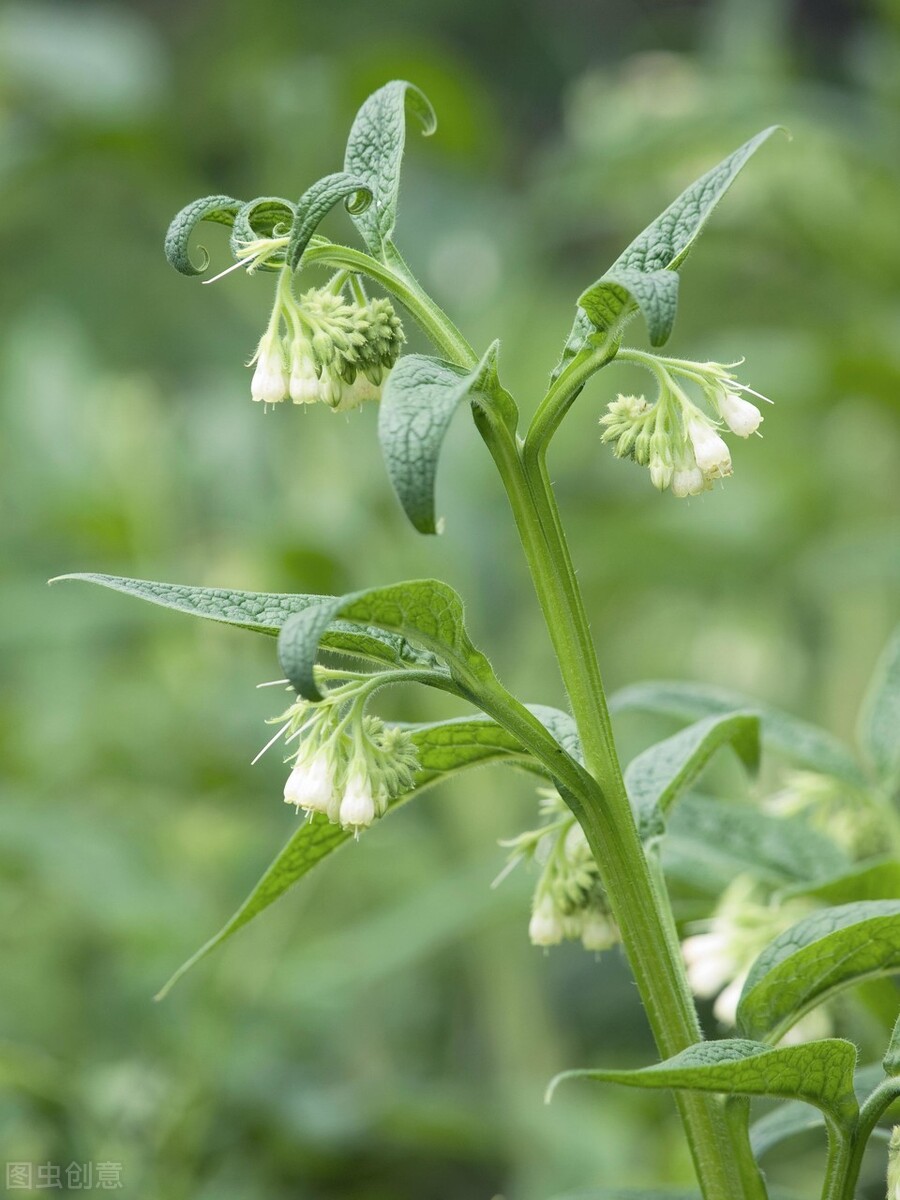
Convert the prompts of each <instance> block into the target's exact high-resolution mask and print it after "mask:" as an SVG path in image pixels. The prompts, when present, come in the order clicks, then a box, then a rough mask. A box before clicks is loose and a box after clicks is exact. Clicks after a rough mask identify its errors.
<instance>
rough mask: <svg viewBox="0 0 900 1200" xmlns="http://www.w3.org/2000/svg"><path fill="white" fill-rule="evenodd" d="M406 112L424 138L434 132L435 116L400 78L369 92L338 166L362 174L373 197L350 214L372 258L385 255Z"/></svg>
mask: <svg viewBox="0 0 900 1200" xmlns="http://www.w3.org/2000/svg"><path fill="white" fill-rule="evenodd" d="M407 112H411V113H414V114H415V115H416V117H418V119H419V121H420V122H421V124H422V132H423V133H424V134H425V136H426V137H428V136H429V135H431V134H432V133H434V131H435V129H436V128H437V119H436V117H435V115H434V109H433V108H432V107H431V103H430V101H429V100H428V98H427V97H426V96H425V94H424V93H423V92H420V91H419V89H418V88H417V87H415V86H414V85H413V84H411V83H407V82H406V81H405V80H403V79H395V80H392V81H391V82H390V83H386V84H385V85H384V87H381V88H379V89H378V91H377V92H373V93H372V95H371V96H369V98H368V100H366V102H365V103H364V104H363V106H362V108H361V109H360V110H359V112H358V113H357V114H356V119H355V120H354V122H353V126H352V128H351V129H350V136H349V137H348V139H347V150H346V154H345V156H344V170H345V171H346V172H347V173H348V174H349V175H353V176H356V177H357V178H359V179H363V180H364V181H365V183H366V184H367V186H368V187H369V188H370V189H371V192H372V196H373V202H372V205H371V207H370V208H368V209H366V211H365V212H362V213H356V214H354V215H353V219H354V221H355V222H356V226H357V228H358V229H359V231H360V233H361V234H362V236H363V238H364V240H365V243H366V245H367V246H368V248H369V250H371V252H372V253H373V254H374V255H376V257H378V258H383V257H384V256H385V249H386V247H387V246H388V245H389V244H390V240H391V235H392V234H393V232H394V223H395V221H396V219H397V196H398V193H399V190H400V166H401V163H402V161H403V149H404V146H405V143H406V114H407Z"/></svg>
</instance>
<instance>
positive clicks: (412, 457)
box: [378, 342, 514, 533]
mask: <svg viewBox="0 0 900 1200" xmlns="http://www.w3.org/2000/svg"><path fill="white" fill-rule="evenodd" d="M496 360H497V342H494V343H493V345H492V346H491V347H490V348H489V349H488V350H487V352H486V354H485V355H484V357H483V358H482V359H481V362H479V363H478V365H477V366H476V367H475V368H474V369H472V370H466V369H465V368H463V367H458V366H455V365H453V364H452V363H448V362H443V361H442V360H441V359H439V358H430V357H429V356H427V355H424V354H408V355H406V357H405V358H401V359H400V361H399V362H398V363H397V365H396V366H395V367H394V369H393V371H391V373H390V375H389V376H388V379H387V383H386V384H385V387H384V395H383V397H382V401H381V407H380V410H379V415H378V437H379V440H380V442H381V449H382V453H383V454H384V461H385V465H386V466H387V470H388V475H389V476H390V480H391V483H392V484H393V485H394V490H395V492H396V493H397V497H398V499H399V500H400V503H401V505H402V506H403V511H404V512H405V513H406V515H407V516H408V517H409V519H410V521H411V522H412V524H413V525H414V526H415V528H416V529H418V531H419V532H420V533H437V532H438V522H437V520H436V517H435V496H434V487H435V478H436V476H437V465H438V459H439V457H440V453H441V447H442V446H443V443H444V437H445V436H446V433H447V430H448V429H449V427H450V422H451V420H452V419H453V414H454V413H455V412H456V409H457V408H458V407H459V405H460V403H461V402H462V401H463V400H465V399H466V398H469V399H471V400H472V401H473V403H491V402H492V401H493V400H494V397H497V396H498V395H501V396H502V397H503V399H502V403H503V404H504V406H505V407H508V405H512V404H513V402H512V399H511V398H510V397H509V396H508V395H506V393H504V392H502V389H501V388H500V384H499V380H498V379H497V369H496ZM513 407H514V406H513Z"/></svg>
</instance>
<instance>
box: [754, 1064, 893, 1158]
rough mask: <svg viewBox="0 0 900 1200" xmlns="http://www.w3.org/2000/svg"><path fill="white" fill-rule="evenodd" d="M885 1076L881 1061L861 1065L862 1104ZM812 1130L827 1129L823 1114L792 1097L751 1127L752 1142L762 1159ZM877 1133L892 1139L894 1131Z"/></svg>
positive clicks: (858, 1083)
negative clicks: (782, 1143) (781, 1144)
mask: <svg viewBox="0 0 900 1200" xmlns="http://www.w3.org/2000/svg"><path fill="white" fill-rule="evenodd" d="M883 1078H884V1072H883V1071H882V1069H881V1064H880V1063H870V1064H869V1065H868V1066H866V1067H861V1068H860V1069H859V1070H858V1071H857V1072H856V1075H855V1076H854V1080H853V1090H854V1091H855V1092H856V1098H857V1100H858V1101H859V1102H860V1103H862V1102H863V1101H864V1100H865V1098H866V1096H868V1094H869V1092H871V1091H872V1089H873V1088H875V1087H877V1086H878V1084H879V1083H880V1082H881V1080H882V1079H883ZM812 1129H821V1130H822V1131H823V1132H824V1131H825V1119H824V1117H823V1116H822V1114H821V1113H819V1112H816V1111H815V1109H812V1108H810V1107H809V1105H808V1104H802V1103H801V1102H800V1101H799V1100H788V1101H787V1103H786V1104H779V1105H778V1107H777V1108H773V1109H772V1111H771V1112H769V1113H766V1115H765V1116H764V1117H760V1118H759V1120H758V1121H754V1122H753V1124H752V1125H751V1126H750V1145H751V1148H752V1150H753V1154H754V1157H755V1158H762V1156H763V1155H764V1154H767V1153H768V1152H769V1151H770V1150H772V1149H774V1147H775V1146H777V1145H779V1144H780V1143H781V1142H784V1141H787V1139H788V1138H792V1137H796V1136H797V1135H798V1134H801V1133H807V1132H808V1131H809V1130H812ZM873 1136H875V1137H879V1138H883V1139H884V1140H888V1139H889V1138H890V1132H889V1131H888V1130H885V1129H875V1130H874V1134H873Z"/></svg>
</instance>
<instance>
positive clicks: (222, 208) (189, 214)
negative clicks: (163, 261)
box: [165, 196, 243, 275]
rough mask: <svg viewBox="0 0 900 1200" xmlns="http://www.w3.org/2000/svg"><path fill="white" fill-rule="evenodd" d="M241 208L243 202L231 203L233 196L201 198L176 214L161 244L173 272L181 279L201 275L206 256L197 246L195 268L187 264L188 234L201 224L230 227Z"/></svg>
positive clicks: (207, 258)
mask: <svg viewBox="0 0 900 1200" xmlns="http://www.w3.org/2000/svg"><path fill="white" fill-rule="evenodd" d="M242 206H243V202H242V201H241V200H235V198H234V197H233V196H202V197H201V198H200V199H199V200H192V201H191V203H190V204H187V205H185V207H184V208H183V209H182V210H181V212H179V213H176V214H175V216H174V217H173V218H172V223H171V224H170V225H169V228H168V230H167V231H166V241H165V251H166V258H167V259H168V260H169V262H170V263H171V265H172V266H173V267H174V268H175V270H176V271H180V272H181V274H182V275H202V274H203V272H204V271H205V270H206V268H207V267H208V266H209V254H208V253H207V252H206V250H205V249H204V247H203V246H200V247H198V249H199V251H200V256H201V257H200V262H199V265H197V264H195V263H194V262H193V261H192V260H191V256H190V251H189V243H190V240H191V234H192V233H193V232H194V230H195V229H196V228H197V226H198V225H199V224H200V222H201V221H213V222H214V223H216V224H218V225H228V226H231V225H233V224H234V218H235V215H236V213H237V212H238V211H239V210H240V209H241V208H242Z"/></svg>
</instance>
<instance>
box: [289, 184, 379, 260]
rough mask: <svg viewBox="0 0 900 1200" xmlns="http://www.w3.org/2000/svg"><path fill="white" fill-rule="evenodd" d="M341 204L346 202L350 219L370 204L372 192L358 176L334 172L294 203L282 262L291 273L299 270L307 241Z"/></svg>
mask: <svg viewBox="0 0 900 1200" xmlns="http://www.w3.org/2000/svg"><path fill="white" fill-rule="evenodd" d="M341 200H344V201H346V203H347V211H348V212H349V213H350V214H351V215H355V216H358V215H359V214H360V213H363V212H365V210H366V209H367V208H368V207H369V205H370V204H371V203H372V190H371V188H370V187H369V185H368V184H367V182H366V181H365V179H363V178H361V177H360V176H359V175H353V174H350V173H348V172H346V171H337V172H336V173H335V174H334V175H326V176H325V177H324V178H323V179H318V180H317V181H316V182H315V183H314V184H312V186H311V187H309V188H307V189H306V191H305V192H304V193H303V195H302V196H301V197H300V199H299V200H298V201H297V209H296V213H295V215H294V221H293V224H292V226H291V240H290V241H289V242H288V248H287V252H286V254H285V261H286V262H287V264H288V266H289V267H290V268H291V270H292V271H296V270H297V268H298V267H299V266H300V260H301V259H302V258H303V253H304V251H305V250H306V247H307V246H308V245H309V242H310V238H311V237H312V236H313V234H314V233H315V232H316V230H317V229H318V227H319V225H320V223H321V222H322V220H323V219H324V218H325V217H326V216H327V215H328V213H329V212H330V211H331V210H332V209H333V208H334V206H335V205H336V204H339V203H340V202H341Z"/></svg>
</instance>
